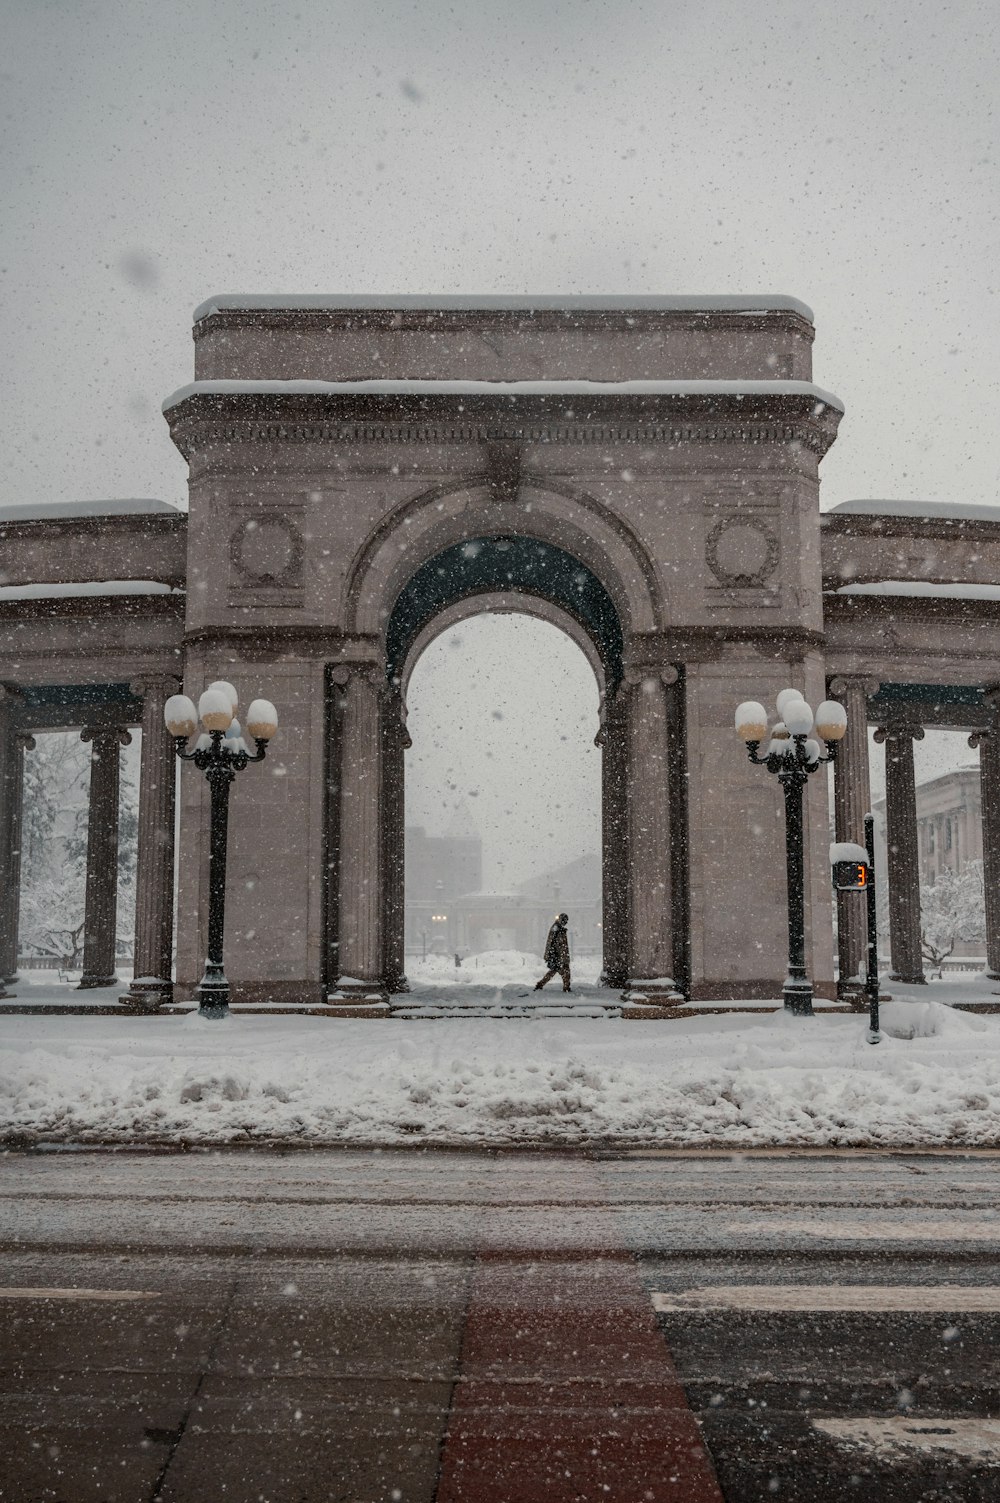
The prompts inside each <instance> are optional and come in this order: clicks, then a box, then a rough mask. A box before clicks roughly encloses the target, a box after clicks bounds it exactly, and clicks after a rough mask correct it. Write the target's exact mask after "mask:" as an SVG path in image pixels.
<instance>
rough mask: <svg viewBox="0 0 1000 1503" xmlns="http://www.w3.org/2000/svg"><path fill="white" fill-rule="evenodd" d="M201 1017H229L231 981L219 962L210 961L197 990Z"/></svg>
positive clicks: (196, 994)
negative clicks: (227, 978)
mask: <svg viewBox="0 0 1000 1503" xmlns="http://www.w3.org/2000/svg"><path fill="white" fill-rule="evenodd" d="M195 996H196V997H197V999H198V1016H199V1017H200V1018H228V1016H229V982H228V981H227V980H226V977H225V972H224V971H223V969H222V966H221V965H219V964H217V963H216V964H213V962H212V961H209V962H208V964H207V965H206V967H205V974H204V976H202V978H201V980H200V981H199V983H198V990H197V991H196V992H195Z"/></svg>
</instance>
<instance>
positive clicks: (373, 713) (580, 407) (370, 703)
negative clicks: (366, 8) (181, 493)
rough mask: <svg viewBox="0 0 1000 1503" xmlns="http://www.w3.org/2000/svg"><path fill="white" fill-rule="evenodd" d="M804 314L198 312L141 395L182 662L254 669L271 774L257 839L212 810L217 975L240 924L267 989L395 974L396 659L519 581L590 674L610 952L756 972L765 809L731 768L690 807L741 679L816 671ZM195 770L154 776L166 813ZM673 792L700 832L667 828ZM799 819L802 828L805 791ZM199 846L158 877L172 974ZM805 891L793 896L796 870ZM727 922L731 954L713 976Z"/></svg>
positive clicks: (612, 959) (766, 680)
mask: <svg viewBox="0 0 1000 1503" xmlns="http://www.w3.org/2000/svg"><path fill="white" fill-rule="evenodd" d="M811 341H812V324H811V319H810V317H809V315H808V310H805V309H803V307H802V306H801V305H800V304H797V303H795V302H794V301H793V300H791V299H781V298H776V299H728V300H727V299H721V300H715V301H714V302H712V301H708V302H705V303H704V304H701V303H699V302H698V301H697V300H695V301H693V302H691V301H685V300H683V299H681V300H676V299H675V300H671V299H635V300H630V301H628V302H622V301H618V300H614V299H611V300H602V299H566V300H559V301H557V302H550V301H548V300H545V299H541V300H531V299H524V300H522V299H502V298H500V299H486V300H476V299H459V300H448V299H419V298H418V299H413V298H395V299H370V300H365V299H344V300H340V299H320V300H314V301H312V302H311V301H310V300H308V299H306V300H301V301H289V302H288V303H282V302H281V301H280V300H278V301H273V300H271V301H268V302H267V303H266V304H260V303H256V302H255V301H254V300H252V299H240V298H222V299H214V300H213V301H212V302H210V303H208V304H206V305H204V306H203V307H202V308H201V309H199V310H198V313H197V314H196V319H195V346H196V377H197V379H196V381H195V382H194V384H193V385H191V386H190V387H186V388H183V389H182V390H181V391H179V392H178V393H176V394H175V395H174V396H173V397H172V398H171V399H170V400H169V402H168V403H167V405H166V414H167V418H168V421H169V423H170V427H171V432H172V434H173V437H174V440H175V442H176V443H177V444H178V446H179V448H180V449H181V451H182V453H183V454H184V455H185V457H186V458H187V459H188V461H189V465H190V496H191V500H190V522H189V560H190V566H191V573H190V575H189V583H188V602H189V610H188V620H187V623H186V673H185V683H186V685H187V687H188V689H189V691H192V692H196V691H197V690H198V688H199V687H200V686H201V684H202V683H203V682H207V681H209V680H210V679H212V678H214V677H217V676H219V675H222V674H223V673H224V674H225V675H226V676H228V677H230V678H232V679H234V681H235V682H236V683H237V685H238V686H240V687H241V688H242V685H243V684H244V683H246V684H247V685H248V691H249V688H250V687H251V685H253V686H255V685H256V684H257V683H258V681H259V682H260V683H261V685H263V686H265V687H266V688H267V690H268V692H269V693H272V695H273V696H276V697H277V699H278V702H279V705H280V707H281V708H282V711H283V715H282V721H283V725H284V726H286V727H288V728H289V729H288V732H287V742H286V743H283V745H282V750H281V754H280V760H279V762H278V764H277V765H276V767H275V769H274V770H275V772H277V773H279V774H281V776H280V778H278V779H273V778H272V779H271V780H270V782H269V781H268V780H267V779H263V780H258V784H257V786H256V787H255V788H254V789H253V790H251V789H250V788H247V789H246V790H245V799H244V804H245V803H246V802H249V801H251V800H253V801H257V800H259V801H260V805H261V815H262V816H263V815H264V813H265V811H266V809H267V808H268V805H269V804H272V805H273V803H274V801H275V800H277V801H278V804H279V807H280V810H281V812H280V816H279V818H278V820H276V821H275V822H274V823H273V826H272V827H273V828H274V829H275V831H276V833H277V831H278V830H280V831H281V841H280V844H277V847H276V848H275V849H273V850H272V851H270V852H268V853H267V856H266V858H264V856H263V853H262V852H260V851H259V850H253V849H249V848H247V849H241V846H243V845H245V844H246V843H247V842H251V843H255V844H257V845H259V835H258V834H257V833H256V832H257V831H258V830H259V825H258V823H257V821H256V820H255V818H253V817H252V816H251V817H249V818H248V817H247V813H246V811H245V808H244V811H243V812H242V813H241V814H240V815H239V816H238V817H237V818H236V819H234V823H233V841H234V846H235V858H236V866H237V868H238V869H239V868H244V869H246V871H247V873H248V876H247V880H246V883H245V885H244V886H243V887H242V888H241V886H240V885H239V884H238V883H237V884H236V886H235V889H234V891H233V892H232V893H231V895H230V907H229V912H230V915H231V917H230V933H231V934H232V935H233V936H234V942H233V943H232V944H231V951H232V955H231V959H230V962H229V969H230V971H231V974H232V977H233V980H234V981H235V982H237V983H240V982H242V984H243V989H244V993H245V994H246V995H253V994H255V993H256V992H257V991H258V982H257V980H256V979H255V978H254V977H253V976H252V975H250V974H246V975H243V976H241V974H240V968H241V963H240V958H239V957H240V952H239V947H238V939H236V936H239V935H240V934H241V933H243V934H245V935H247V936H248V937H249V936H252V953H253V956H254V964H255V965H257V964H259V963H260V959H261V957H262V956H263V957H264V958H265V961H266V962H267V963H269V964H270V966H271V968H272V974H269V975H267V976H266V977H264V978H262V980H261V982H260V986H262V987H263V990H264V991H265V992H266V994H267V995H268V996H271V997H275V996H277V997H280V996H281V995H282V994H283V993H285V994H287V995H288V996H292V995H295V996H296V997H299V998H301V997H302V996H303V995H305V996H307V997H309V998H313V997H316V996H322V995H325V994H326V990H327V988H330V987H332V986H333V985H334V984H335V983H336V984H338V985H339V988H340V990H345V989H346V990H347V991H348V992H349V991H351V990H357V991H360V992H362V993H363V994H365V995H371V994H372V993H373V992H379V993H381V992H383V991H386V990H392V989H394V988H397V987H399V986H401V985H402V984H403V956H402V934H403V924H402V918H403V891H402V882H403V870H402V834H403V782H404V779H403V764H404V758H405V748H406V743H407V735H406V728H405V719H406V717H405V687H406V683H407V681H408V674H409V668H410V666H411V664H412V661H413V660H414V654H415V653H417V654H418V653H419V651H420V650H421V649H422V647H423V646H424V645H426V643H427V641H428V640H430V638H431V636H433V635H434V634H436V632H437V631H439V630H441V629H443V626H444V624H447V623H448V622H450V621H453V620H455V619H458V618H459V616H460V615H461V614H463V613H465V614H468V613H469V612H470V611H471V610H472V609H487V610H497V609H503V610H510V609H513V608H518V607H519V606H522V605H524V606H527V607H528V608H529V609H530V610H532V611H534V612H536V613H541V614H544V615H545V616H546V619H549V620H553V621H555V622H556V624H558V625H561V626H562V627H563V629H565V630H567V631H568V632H569V633H570V635H571V636H573V637H574V639H575V640H577V641H578V642H579V643H580V645H581V646H582V647H583V649H584V651H585V652H586V653H587V655H588V658H589V660H590V661H591V663H592V664H593V666H594V668H595V673H596V674H597V678H598V684H599V687H600V690H601V705H602V710H601V725H600V730H599V740H600V743H601V745H602V758H603V779H602V782H603V796H602V818H603V836H604V839H603V845H604V858H603V874H604V907H605V913H604V931H603V932H604V936H605V951H606V953H605V971H606V974H607V976H608V978H609V980H611V981H612V982H613V983H615V984H625V983H626V982H627V981H628V980H629V979H631V978H638V979H641V980H642V981H643V982H644V983H646V984H647V986H648V985H649V984H650V983H652V984H654V985H655V984H656V983H657V982H659V983H660V985H662V986H665V987H666V986H671V985H674V984H676V985H679V986H680V987H682V988H683V989H684V990H685V991H689V990H694V991H696V992H697V991H702V992H706V993H712V994H718V993H719V991H720V988H722V989H723V990H725V989H727V988H728V990H729V992H730V994H732V993H733V992H734V991H736V992H745V991H747V989H748V987H749V989H751V990H752V989H753V988H754V986H757V987H764V986H766V985H770V982H771V980H772V976H773V973H774V972H775V957H777V956H780V955H781V952H782V939H781V933H782V930H781V924H782V920H781V913H780V904H778V903H775V904H774V909H775V915H774V916H773V917H770V916H769V917H767V918H765V920H764V923H763V930H764V931H765V932H764V934H763V935H762V934H761V928H762V926H761V922H760V918H759V916H758V917H757V918H755V919H754V921H753V923H752V925H751V926H750V927H752V929H753V934H754V938H753V941H752V942H751V941H750V930H749V928H748V931H747V933H746V934H744V933H743V932H742V920H741V919H740V917H739V915H740V914H741V913H745V911H746V887H745V884H746V881H747V873H748V871H749V870H750V868H751V864H752V865H753V867H754V870H755V871H756V873H757V876H756V877H755V880H756V881H757V883H758V884H760V883H763V884H764V885H765V886H767V885H769V884H770V885H773V886H774V887H775V889H777V887H778V885H779V884H780V882H781V879H782V873H783V867H782V864H781V860H780V849H779V844H778V842H779V839H780V829H779V828H778V826H777V823H776V821H775V819H774V815H773V811H772V810H770V809H769V808H765V803H766V792H765V791H764V790H761V791H759V792H757V793H755V794H751V796H750V798H749V800H748V799H747V797H746V794H745V793H744V791H743V790H742V789H741V792H740V795H739V797H740V808H739V810H738V811H734V812H735V813H736V817H735V818H734V819H733V820H729V819H726V818H724V817H720V814H721V809H722V806H723V805H724V804H725V801H726V799H727V796H728V790H729V789H730V788H731V787H732V785H733V781H734V778H737V777H738V776H740V774H741V772H742V769H738V764H737V761H736V756H735V754H734V751H733V749H732V747H730V746H728V745H726V747H725V749H723V746H722V745H721V744H720V735H721V734H722V733H723V728H724V726H725V725H726V724H727V723H728V719H729V715H730V704H731V702H735V701H736V700H737V699H739V698H742V697H744V696H745V693H746V692H748V690H747V683H746V682H745V680H747V679H748V678H749V679H750V680H752V681H753V684H755V685H756V686H757V687H758V688H759V692H761V693H762V694H768V693H769V692H770V691H771V690H772V689H776V688H778V687H780V686H781V684H782V683H784V682H785V681H786V680H788V681H790V682H793V683H796V684H798V685H800V686H801V687H802V688H803V689H804V690H805V691H806V692H807V693H813V694H821V691H822V683H821V679H822V665H821V659H820V656H819V653H818V651H817V648H818V643H819V635H820V630H821V584H820V570H819V550H818V547H817V546H806V547H803V546H802V539H803V521H804V518H805V517H807V516H808V517H813V516H814V515H815V512H816V487H817V465H818V462H819V458H820V457H821V455H822V453H823V452H825V449H826V448H827V446H828V445H829V443H830V442H832V440H833V437H834V434H835V432H836V426H837V422H838V419H839V416H840V408H839V404H838V403H837V402H836V400H835V399H834V398H831V397H829V396H827V395H826V394H825V393H823V392H821V391H819V390H818V389H817V388H815V387H814V386H812V384H811V382H810V379H809V377H810V345H811ZM528 602H530V605H528ZM282 698H284V701H285V703H284V704H281V701H282ZM189 782H190V780H189ZM767 792H769V790H767ZM243 793H244V790H243V789H241V794H243ZM201 799H202V795H201V791H200V790H199V789H197V788H196V787H195V786H194V785H193V782H192V783H191V785H190V786H187V785H185V786H184V788H183V793H182V823H183V825H184V826H185V828H186V829H187V830H188V831H189V840H193V841H203V840H204V810H203V808H202V803H201ZM748 805H749V808H748ZM692 811H694V813H695V816H696V817H697V818H698V819H699V820H701V822H702V824H703V825H704V826H705V827H706V831H707V827H709V826H711V827H713V829H714V833H713V834H710V835H708V836H707V838H705V839H700V840H699V841H697V842H694V841H692V840H691V839H690V838H689V827H690V823H691V814H692ZM810 819H811V829H813V830H814V831H815V838H816V839H817V840H819V841H822V836H821V834H820V830H821V826H822V823H823V819H824V814H823V811H822V809H821V807H820V801H819V799H815V800H814V802H813V805H812V806H811V813H810ZM201 865H202V863H190V864H189V867H188V869H187V870H185V869H184V868H183V867H182V874H181V907H180V932H179V956H180V958H179V976H180V977H181V978H182V979H183V981H184V982H185V983H190V982H192V981H194V980H195V979H196V976H197V971H198V966H199V964H200V959H201V943H200V934H199V932H198V925H196V924H195V923H194V918H195V915H198V917H199V923H200V922H201V914H202V911H203V907H204V904H203V895H204V894H203V884H204V874H203V872H202V871H201V870H200V866H201ZM810 896H811V898H812V899H813V901H814V905H816V904H818V907H819V911H820V912H822V913H823V914H824V917H825V914H826V913H827V912H828V909H829V897H828V894H827V893H826V892H825V891H823V892H822V894H820V893H819V891H818V890H817V891H815V892H813V893H811V894H810ZM826 927H827V926H825V925H821V928H822V929H823V932H824V933H825V932H826ZM772 929H773V934H772V933H771V930H772ZM816 943H817V946H818V949H817V956H816V960H817V963H818V969H819V976H820V980H821V981H825V982H826V984H827V986H828V987H829V985H830V982H831V979H832V962H831V959H830V956H829V943H828V941H827V942H826V945H825V948H824V942H823V941H822V940H819V939H817V942H816ZM758 944H759V945H760V949H759V951H758V950H757V945H758ZM734 951H739V953H740V954H741V955H742V956H743V957H744V961H745V960H746V958H748V956H749V958H750V959H751V970H754V963H753V956H754V955H755V954H757V953H759V954H760V956H761V959H760V961H759V962H758V963H757V966H756V972H757V973H756V974H753V975H751V976H748V977H745V978H741V979H740V981H739V982H738V983H737V981H736V978H735V976H734V975H733V969H734V968H733V965H732V954H733V952H734ZM248 954H249V952H248Z"/></svg>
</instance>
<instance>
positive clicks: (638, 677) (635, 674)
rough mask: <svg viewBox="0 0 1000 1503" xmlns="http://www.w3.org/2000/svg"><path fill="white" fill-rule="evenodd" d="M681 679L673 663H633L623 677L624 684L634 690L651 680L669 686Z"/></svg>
mask: <svg viewBox="0 0 1000 1503" xmlns="http://www.w3.org/2000/svg"><path fill="white" fill-rule="evenodd" d="M679 678H680V673H679V672H678V670H677V669H676V668H675V667H674V665H673V663H666V664H661V663H633V664H630V666H629V667H628V668H626V669H625V672H624V674H623V675H622V680H623V682H624V683H626V684H628V685H629V687H630V688H632V689H634V688H636V687H637V686H638V685H639V684H644V683H646V682H647V681H648V680H650V679H651V680H652V681H653V682H654V683H655V682H656V681H657V680H658V681H659V682H660V683H661V684H664V685H669V684H676V682H677V680H678V679H679Z"/></svg>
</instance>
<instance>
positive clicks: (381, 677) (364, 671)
mask: <svg viewBox="0 0 1000 1503" xmlns="http://www.w3.org/2000/svg"><path fill="white" fill-rule="evenodd" d="M330 682H331V683H332V684H336V685H337V686H338V688H341V689H346V688H347V686H348V685H349V684H351V683H362V684H371V685H372V687H373V688H376V689H378V690H379V691H381V690H382V689H383V688H388V689H392V688H393V687H394V686H393V685H391V684H389V683H388V681H387V679H386V677H385V670H384V668H383V667H382V665H381V664H380V663H335V664H334V665H333V666H332V667H331V669H330Z"/></svg>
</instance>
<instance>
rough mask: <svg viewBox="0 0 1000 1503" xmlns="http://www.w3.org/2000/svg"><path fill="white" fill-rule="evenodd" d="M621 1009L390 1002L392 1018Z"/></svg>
mask: <svg viewBox="0 0 1000 1503" xmlns="http://www.w3.org/2000/svg"><path fill="white" fill-rule="evenodd" d="M621 1015H622V1010H621V1008H620V1007H618V1006H616V1005H614V1004H613V1003H589V1004H588V1003H578V1004H577V1005H576V1006H573V1005H572V1004H570V1003H567V1004H565V1005H564V1006H560V1005H559V1004H558V1003H550V1004H547V1005H539V1004H538V1003H528V1004H525V1003H523V1002H522V1003H518V1002H496V1003H484V1002H478V1003H475V1002H428V1003H424V1004H423V1005H420V1004H416V1005H414V1004H411V1005H409V1006H407V1005H406V1004H394V1005H393V1006H392V1008H391V1010H390V1016H391V1017H393V1018H399V1019H402V1020H405V1019H422V1018H598V1019H600V1018H620V1017H621Z"/></svg>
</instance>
